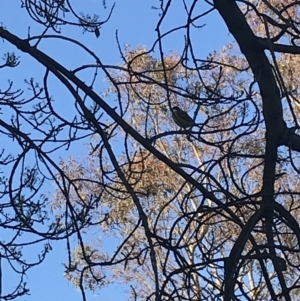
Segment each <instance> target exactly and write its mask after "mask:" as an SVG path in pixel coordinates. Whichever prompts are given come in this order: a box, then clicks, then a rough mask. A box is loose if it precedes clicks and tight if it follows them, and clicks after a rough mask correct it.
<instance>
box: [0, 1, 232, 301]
mask: <svg viewBox="0 0 300 301" xmlns="http://www.w3.org/2000/svg"><path fill="white" fill-rule="evenodd" d="M173 2H174V5H172V6H171V11H170V14H169V16H168V18H167V19H166V22H165V23H164V24H163V28H164V30H168V29H171V28H174V27H176V26H180V25H182V24H184V23H185V18H186V15H185V13H184V10H183V6H182V3H181V1H180V0H174V1H173ZM199 2H202V1H199ZM71 3H72V5H74V7H75V9H76V10H77V12H80V11H82V12H85V13H88V12H89V13H90V14H93V13H95V14H99V15H100V17H103V19H106V17H107V15H108V13H109V8H110V7H111V5H112V4H113V2H112V1H110V0H107V1H106V3H107V6H108V9H107V10H104V9H103V7H102V1H101V0H72V1H71ZM158 5H159V3H158V1H141V0H116V7H115V10H114V12H113V15H112V17H111V19H110V21H109V22H108V23H106V24H104V25H103V27H102V28H101V36H100V37H99V38H98V39H97V38H96V37H95V35H94V34H89V33H85V34H83V33H82V29H80V28H74V27H72V28H67V27H63V28H62V34H63V35H66V36H69V37H72V38H75V39H76V40H78V41H80V42H82V43H83V44H84V45H86V46H87V47H89V48H91V50H92V51H94V52H95V53H96V54H97V55H98V56H99V57H100V58H101V59H102V62H103V63H104V64H120V63H122V61H121V58H120V54H119V51H118V47H117V42H116V30H118V36H119V41H120V43H121V46H122V47H123V46H124V45H125V44H129V45H131V46H132V47H133V48H135V47H137V46H142V45H144V46H146V47H147V48H150V47H151V46H152V45H153V42H154V41H155V40H156V38H157V34H156V32H155V27H156V23H157V20H158V18H159V17H158V14H159V11H158V10H153V9H151V6H158ZM201 5H203V4H199V8H198V9H199V13H200V12H201V8H202V6H201ZM0 16H1V18H0V22H2V25H3V26H5V27H6V28H7V29H8V30H9V31H11V32H12V33H13V34H15V35H18V36H19V37H21V38H26V37H27V34H28V28H29V26H30V33H31V36H34V35H38V34H40V33H41V32H42V27H41V26H40V25H37V24H35V23H34V22H33V21H32V20H31V19H30V18H29V16H28V15H27V12H26V10H25V9H21V1H18V0H13V1H12V0H2V1H1V10H0ZM205 24H206V26H204V27H203V28H200V29H195V30H194V31H193V33H192V37H193V39H194V42H193V43H194V46H195V48H196V49H197V51H198V53H200V54H202V57H203V58H205V57H206V56H207V54H208V53H209V52H211V51H213V50H219V49H220V48H222V47H223V46H224V45H225V44H226V43H227V42H228V41H230V39H231V38H230V36H229V34H228V31H227V29H226V27H225V26H224V23H223V21H222V20H221V18H220V16H219V15H218V14H217V13H214V12H213V13H211V14H210V15H209V16H208V17H205V18H204V19H201V20H200V21H199V23H198V25H205ZM183 34H184V32H183V31H182V32H181V33H176V34H174V35H171V36H170V37H168V38H166V39H165V40H164V42H163V46H164V53H165V54H167V53H168V52H169V51H171V50H174V51H177V52H178V53H180V52H181V50H182V49H183V47H184V35H183ZM0 49H1V50H2V51H1V56H3V54H4V53H5V52H7V51H14V52H15V53H16V54H17V55H19V56H20V57H21V67H22V69H21V70H22V72H20V71H19V70H20V69H19V68H14V69H5V70H8V71H7V72H6V71H5V72H6V73H5V77H4V78H1V77H0V85H1V86H0V87H1V88H3V87H2V85H3V84H4V83H7V79H8V78H11V79H12V80H13V81H14V83H15V84H16V86H19V87H22V83H23V82H24V79H25V78H30V77H34V78H35V79H36V80H38V81H40V82H42V77H41V76H42V75H43V74H44V73H43V72H44V68H42V67H41V66H39V65H38V63H37V62H36V61H34V59H32V58H30V57H29V56H27V55H24V54H22V53H20V52H19V51H18V49H15V48H14V47H13V46H12V45H9V43H7V42H5V43H4V44H3V43H2V42H1V48H0ZM40 49H41V50H43V51H44V52H46V53H47V54H48V55H50V56H52V57H53V58H55V59H56V60H58V62H59V63H61V64H63V65H65V66H66V67H67V68H72V67H75V66H80V65H81V64H84V63H88V62H89V63H91V59H90V58H89V57H88V56H86V55H85V54H83V52H82V51H81V50H79V49H78V48H77V49H76V48H74V46H72V45H71V44H68V43H66V42H64V43H62V42H60V41H57V42H55V41H53V40H50V39H49V40H48V41H46V42H43V43H42V44H41V45H40ZM158 54H159V52H158V51H156V52H155V53H154V55H158ZM55 84H56V83H55V80H53V86H55ZM103 88H104V82H103V87H99V92H100V91H102V90H103ZM51 92H52V93H53V94H54V95H53V96H54V98H55V97H56V99H57V102H56V106H57V109H58V110H59V111H60V112H61V114H62V115H63V116H66V117H67V116H70V117H71V116H72V109H71V108H70V107H69V105H66V102H64V97H68V96H67V95H65V93H66V92H65V91H63V90H60V88H59V86H58V88H57V89H53V88H52V91H51ZM108 101H109V100H108ZM2 143H3V141H2ZM10 147H11V148H12V147H13V146H12V145H11V144H7V152H13V149H10ZM115 148H117V145H116V146H115ZM82 153H85V146H84V145H83V144H82V143H80V144H75V145H74V146H73V147H71V148H70V149H69V150H68V151H63V150H61V151H59V152H58V153H56V154H54V155H53V158H54V159H55V160H56V161H57V162H58V160H59V158H67V157H68V156H69V155H73V156H74V157H75V158H76V157H78V156H80V155H82ZM44 189H45V193H47V192H51V191H53V188H52V183H47V184H46V185H45V187H44ZM5 231H6V230H5V229H0V235H1V237H6V235H7V234H6V232H5ZM51 245H52V248H53V251H52V252H50V253H49V254H48V256H47V258H46V260H45V262H44V263H43V264H42V265H40V266H38V267H36V268H34V269H32V270H30V272H29V273H28V274H27V280H26V281H27V282H28V287H29V288H30V294H31V295H30V296H28V297H22V298H20V300H22V301H23V300H32V301H40V300H43V301H50V300H51V301H53V300H55V301H66V300H72V301H80V300H81V298H82V297H81V293H80V292H79V291H77V290H76V289H75V288H74V287H73V286H72V285H71V284H69V283H68V282H67V280H66V279H65V278H64V277H63V271H64V267H63V265H62V263H63V262H66V260H67V253H66V243H65V242H63V241H61V242H57V243H55V242H52V243H51ZM27 252H28V251H27ZM28 256H29V258H30V256H33V258H34V256H36V253H35V252H34V250H33V251H32V254H31V253H30V252H29V253H28ZM3 276H4V290H5V291H6V290H7V289H9V288H10V287H11V286H13V282H12V281H10V279H9V277H10V275H9V272H7V273H5V271H4V275H3ZM87 296H88V298H87V300H89V301H92V300H107V301H115V300H122V299H123V297H124V295H123V289H122V287H120V286H119V285H115V286H114V287H113V288H109V289H105V290H103V291H102V292H101V295H100V296H98V295H95V296H94V295H92V294H91V293H90V294H88V295H87Z"/></svg>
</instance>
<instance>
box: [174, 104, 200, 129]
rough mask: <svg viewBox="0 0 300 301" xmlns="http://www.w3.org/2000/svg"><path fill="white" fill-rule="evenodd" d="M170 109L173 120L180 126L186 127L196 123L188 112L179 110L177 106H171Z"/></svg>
mask: <svg viewBox="0 0 300 301" xmlns="http://www.w3.org/2000/svg"><path fill="white" fill-rule="evenodd" d="M171 110H172V118H173V120H174V122H175V123H176V124H177V125H178V126H180V127H181V128H184V129H187V128H189V127H193V126H194V125H196V124H195V122H194V120H193V119H192V118H191V117H190V116H189V115H188V113H187V112H185V111H183V110H181V109H180V108H179V107H173V108H172V109H171Z"/></svg>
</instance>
